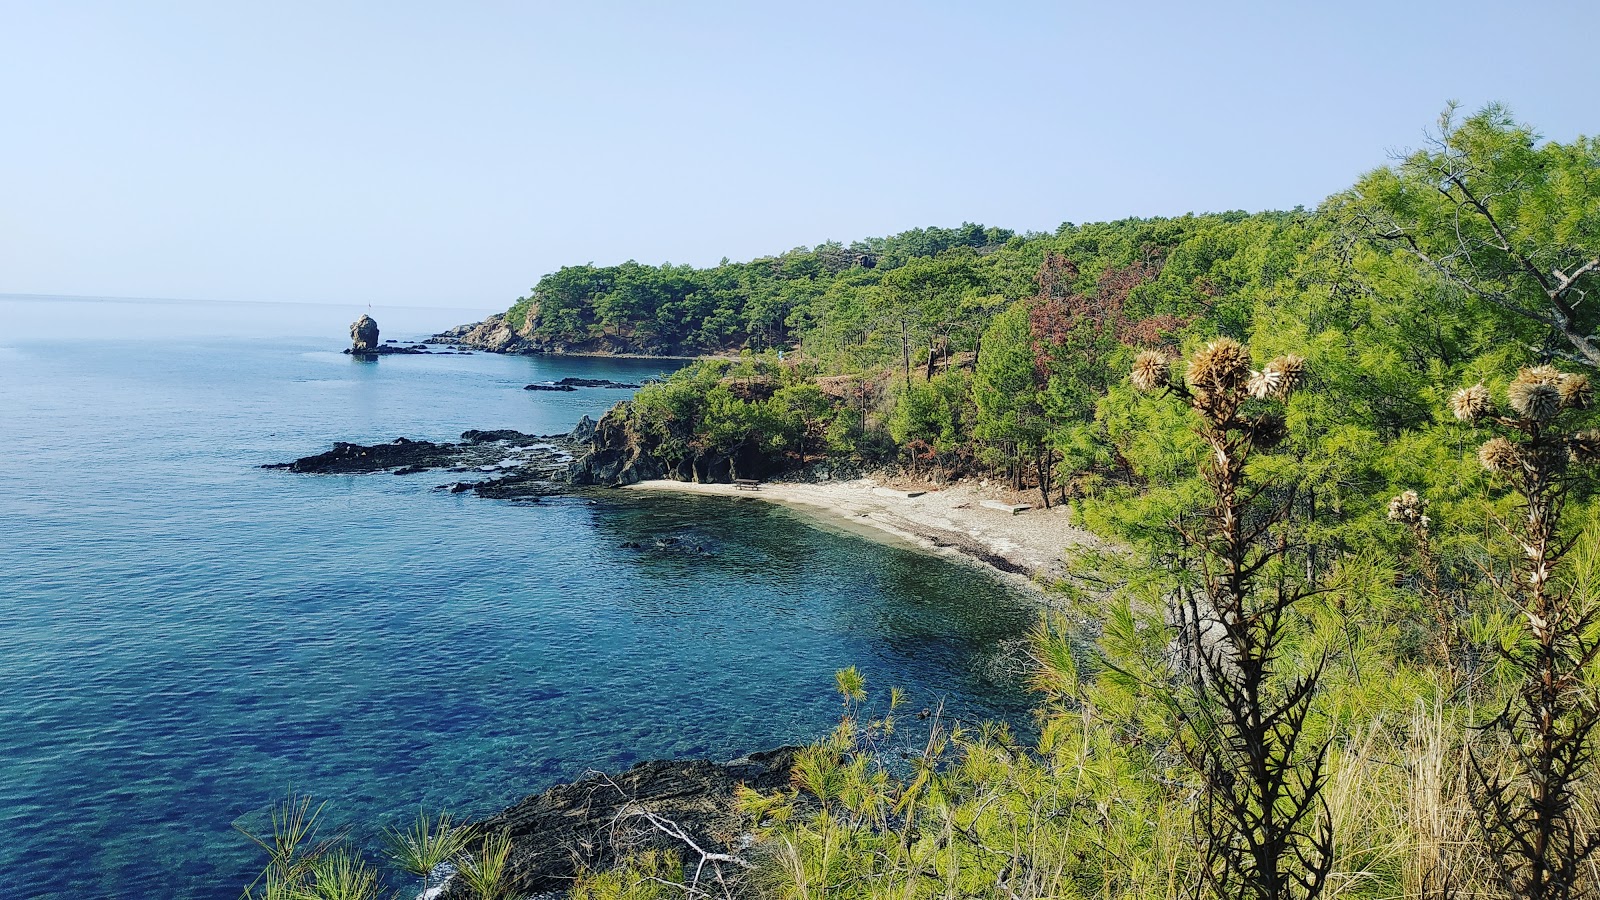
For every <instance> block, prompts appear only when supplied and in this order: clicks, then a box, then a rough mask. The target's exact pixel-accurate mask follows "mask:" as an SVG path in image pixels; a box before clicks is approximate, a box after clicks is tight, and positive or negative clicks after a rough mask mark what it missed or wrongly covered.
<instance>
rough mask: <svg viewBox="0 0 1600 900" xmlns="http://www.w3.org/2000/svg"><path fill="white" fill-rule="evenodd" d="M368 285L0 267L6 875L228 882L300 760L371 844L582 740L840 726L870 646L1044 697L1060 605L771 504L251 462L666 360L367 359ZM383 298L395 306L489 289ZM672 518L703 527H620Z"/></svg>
mask: <svg viewBox="0 0 1600 900" xmlns="http://www.w3.org/2000/svg"><path fill="white" fill-rule="evenodd" d="M361 311H363V310H361V309H356V308H349V309H347V308H343V307H309V306H307V307H296V306H290V305H282V306H277V305H272V304H182V303H154V302H151V303H127V302H120V303H113V302H66V301H60V300H34V299H21V298H5V297H0V440H3V445H0V834H3V835H4V838H3V839H0V873H4V880H5V884H6V888H7V896H13V897H14V896H21V897H84V898H87V897H130V898H132V897H163V898H206V900H213V898H214V900H233V898H236V897H237V896H238V894H239V890H240V888H241V887H242V885H243V883H244V882H246V881H248V880H249V878H250V875H251V874H252V871H253V870H252V867H253V866H254V865H255V863H256V857H255V855H254V854H253V853H252V852H251V850H250V849H249V847H248V846H247V845H246V843H245V842H244V840H243V839H242V838H241V837H240V836H239V835H238V834H237V833H236V832H234V831H233V830H232V825H233V824H234V823H235V822H238V823H241V824H246V825H249V826H252V827H259V826H260V824H261V823H262V821H263V815H264V814H263V811H264V809H265V808H266V807H267V805H268V804H269V803H271V802H272V801H273V800H274V799H275V798H281V797H282V796H283V794H284V793H285V791H286V790H287V789H288V788H289V787H290V786H291V785H292V786H293V788H294V789H295V790H296V791H302V792H307V793H310V794H312V795H314V796H315V797H316V798H317V799H319V800H327V801H328V802H329V805H328V813H327V815H328V817H329V819H330V821H331V822H332V823H334V824H344V825H349V826H350V827H351V828H352V834H353V835H354V837H355V839H356V840H357V841H358V842H370V841H371V840H372V839H373V838H374V836H375V834H376V832H377V829H378V828H379V827H380V826H382V825H384V824H386V823H392V822H396V821H399V820H401V819H403V818H405V817H408V816H412V815H414V814H415V810H416V808H417V804H419V803H420V804H423V805H425V806H426V807H428V808H429V809H430V810H431V809H438V808H441V807H448V808H449V809H450V810H452V811H454V812H457V813H460V814H464V815H481V814H486V813H489V812H492V811H494V810H496V809H498V808H499V807H501V806H503V805H505V804H507V803H510V802H512V801H514V800H516V799H518V798H520V797H522V796H523V795H525V794H527V793H529V792H532V791H536V790H539V789H542V788H544V787H547V786H549V785H550V784H553V783H556V782H558V781H562V780H567V779H570V778H573V777H575V776H578V775H580V774H582V773H583V772H584V771H585V770H586V769H589V768H600V769H616V768H619V767H626V766H628V765H630V764H632V763H633V762H635V761H638V760H641V759H648V758H659V757H674V756H704V757H711V758H724V759H725V758H731V757H733V756H737V755H739V754H742V753H745V752H747V751H750V750H756V749H761V748H765V747H769V746H775V745H777V744H780V743H784V742H795V741H804V740H807V739H811V738H815V737H817V736H819V735H820V734H822V733H824V732H825V731H826V730H827V729H828V728H829V726H830V725H831V724H832V723H833V722H834V721H836V718H837V715H838V712H839V707H838V700H837V697H836V696H835V695H834V693H833V690H832V673H833V672H834V670H835V669H837V668H839V667H842V666H846V665H850V664H855V665H858V666H860V667H861V669H862V670H863V671H864V672H865V673H866V675H867V677H868V679H869V684H870V685H873V686H876V687H878V688H881V689H887V688H888V687H889V686H900V687H902V688H905V689H906V690H907V691H908V692H909V693H910V694H911V696H912V702H913V703H915V704H917V705H919V706H921V705H926V704H929V703H932V702H935V701H936V700H937V699H938V698H941V697H942V698H944V699H945V700H946V701H947V704H948V705H949V707H951V708H953V709H955V710H956V711H958V712H959V713H960V714H962V715H965V716H970V717H980V718H982V717H987V718H995V717H1004V718H1008V719H1012V720H1019V719H1021V718H1022V717H1023V710H1025V708H1026V704H1027V699H1026V698H1025V697H1024V696H1022V695H1021V694H1020V693H1019V691H1018V690H1017V688H1016V686H1015V685H1016V682H1017V678H1016V671H1017V667H1018V660H1019V657H1020V646H1019V643H1020V637H1021V635H1022V634H1023V633H1024V632H1025V631H1026V630H1027V628H1028V626H1029V625H1030V624H1031V622H1032V620H1033V612H1032V610H1031V609H1030V607H1029V605H1028V603H1027V602H1026V601H1025V600H1024V599H1022V598H1019V597H1017V596H1015V595H1014V594H1012V593H1011V592H1010V591H1008V589H1006V588H1004V587H1003V586H1001V585H999V584H998V583H996V582H993V581H990V580H989V579H987V578H985V577H983V576H982V575H981V574H980V573H978V572H977V571H975V570H973V569H969V568H965V567H961V566H958V565H955V564H952V563H948V562H945V561H943V560H940V559H937V558H930V557H927V556H923V555H919V554H915V553H912V552H909V551H905V550H901V549H897V548H893V547H888V546H883V545H879V544H875V543H871V542H869V541H865V540H862V539H859V538H855V537H850V536H847V535H842V534H837V533H833V532H830V531H828V530H825V529H821V528H817V527H812V526H811V525H809V524H808V523H807V522H806V520H804V519H801V518H798V517H797V516H796V515H795V514H793V513H790V512H787V511H785V510H781V509H776V508H773V507H770V506H767V505H765V504H762V503H760V502H759V501H753V500H744V501H736V500H726V499H719V498H678V497H640V496H637V495H633V494H621V493H602V494H598V495H595V496H594V497H571V498H560V499H555V500H551V501H548V502H545V503H542V504H537V505H518V504H514V503H508V502H503V501H491V500H483V499H479V498H475V497H471V496H467V495H459V494H457V495H452V494H449V493H443V492H436V491H433V490H431V488H433V487H434V486H435V485H437V484H439V483H441V482H442V481H445V480H447V477H446V476H444V475H442V474H441V475H427V474H424V475H413V476H403V477H397V476H392V475H386V474H379V475H366V476H302V475H292V474H289V473H286V472H281V471H268V470H263V469H260V468H258V466H259V465H260V464H262V463H268V462H278V461H284V460H289V459H293V458H295V457H298V456H302V455H305V454H308V453H313V452H319V451H321V450H324V449H327V447H328V446H329V445H330V444H331V443H332V442H333V441H335V440H354V441H361V442H372V441H379V440H388V439H391V438H394V437H396V436H401V435H404V436H406V437H411V438H417V439H431V440H451V439H455V438H456V437H457V435H459V433H460V432H461V431H463V430H465V429H468V428H516V429H520V430H522V431H527V432H533V433H552V432H562V431H566V430H568V429H570V428H571V427H572V425H573V424H574V423H575V422H576V421H577V419H578V418H579V416H581V415H583V414H585V413H588V414H590V415H594V416H596V417H598V415H599V414H600V413H601V412H603V411H604V410H605V409H606V408H607V407H608V406H609V405H610V404H611V403H613V402H615V401H617V400H619V399H622V396H623V394H622V393H621V392H618V391H607V390H580V391H577V392H575V393H563V394H553V393H546V392H530V391H523V390H522V386H523V385H524V384H526V383H528V382H530V381H535V380H546V379H556V378H560V377H563V376H566V375H579V376H585V377H590V378H611V379H617V380H629V379H633V380H636V379H638V378H642V377H647V376H650V375H654V374H658V373H660V372H662V371H663V363H661V362H656V361H638V360H585V359H542V358H522V357H518V358H505V357H497V356H492V355H484V354H477V355H472V356H421V357H389V358H385V359H382V360H380V361H378V362H376V363H362V362H358V361H354V360H352V359H350V358H349V357H347V356H344V355H341V354H340V353H338V352H337V350H338V348H339V347H341V346H343V345H344V334H343V331H344V328H345V327H347V325H348V322H349V321H350V320H351V319H353V318H354V317H355V315H357V314H359V313H360V312H361ZM373 314H374V316H375V317H376V318H377V319H378V321H379V323H380V324H381V325H383V326H384V332H385V334H384V336H385V337H401V338H412V337H417V336H420V335H422V334H424V333H426V332H428V331H431V330H439V329H442V328H444V327H448V326H450V325H454V324H458V323H459V322H460V321H465V320H469V319H471V318H474V315H473V314H472V313H470V312H461V311H428V310H390V311H382V310H375V311H374V313H373ZM396 323H399V325H398V326H397V325H396ZM400 328H409V329H410V330H409V331H402V330H399V329H400ZM68 329H71V330H73V331H75V334H74V336H72V337H71V338H68V337H66V336H64V334H63V332H64V331H66V330H68ZM296 335H302V336H296ZM246 336H248V337H246ZM663 536H670V537H679V538H686V539H688V540H689V541H691V542H692V543H695V544H699V545H702V546H704V547H705V548H706V549H707V550H708V551H709V552H708V553H707V554H704V555H688V554H673V553H661V552H654V551H648V550H647V551H639V550H628V549H623V548H622V547H621V545H622V544H624V543H626V542H633V541H639V542H644V543H646V544H647V545H648V544H649V543H650V542H651V541H652V540H653V539H654V538H656V537H663Z"/></svg>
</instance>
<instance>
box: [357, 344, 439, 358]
mask: <svg viewBox="0 0 1600 900" xmlns="http://www.w3.org/2000/svg"><path fill="white" fill-rule="evenodd" d="M344 352H345V353H348V354H350V355H351V356H359V357H361V358H362V359H377V358H378V357H380V356H421V355H431V354H432V351H431V350H429V349H428V348H427V347H421V346H417V347H399V346H393V345H390V344H379V345H378V346H376V347H374V348H372V349H371V350H357V349H355V348H354V347H350V348H347V349H346V350H345V351H344Z"/></svg>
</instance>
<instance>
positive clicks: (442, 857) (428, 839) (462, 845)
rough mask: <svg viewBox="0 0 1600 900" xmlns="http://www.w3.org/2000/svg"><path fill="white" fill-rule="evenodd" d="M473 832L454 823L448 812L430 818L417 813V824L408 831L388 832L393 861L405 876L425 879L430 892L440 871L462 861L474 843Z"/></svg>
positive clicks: (387, 837) (422, 812) (389, 850)
mask: <svg viewBox="0 0 1600 900" xmlns="http://www.w3.org/2000/svg"><path fill="white" fill-rule="evenodd" d="M471 837H472V831H471V829H469V828H465V827H462V826H460V825H458V824H456V823H455V822H454V821H452V820H451V818H450V814H449V813H447V812H441V813H439V815H438V817H437V818H429V817H428V814H427V812H426V811H424V810H422V809H418V810H417V818H416V821H414V822H412V823H411V827H410V828H409V829H407V830H405V831H401V830H400V829H398V828H393V827H391V828H389V829H387V830H386V831H385V832H384V843H385V844H386V845H387V849H388V855H389V859H390V860H391V861H392V862H394V864H395V865H396V866H398V867H399V868H400V870H401V871H402V872H406V873H407V874H410V875H414V876H416V877H417V878H420V879H422V889H423V890H424V891H426V890H427V889H428V886H429V885H430V884H432V883H433V881H434V878H435V876H436V875H437V874H438V871H439V867H440V866H442V865H443V864H445V863H447V862H453V861H455V860H456V859H457V858H459V857H460V855H461V853H462V851H464V850H465V849H466V848H467V843H468V841H469V840H471Z"/></svg>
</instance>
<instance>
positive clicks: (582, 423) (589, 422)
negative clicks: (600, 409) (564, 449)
mask: <svg viewBox="0 0 1600 900" xmlns="http://www.w3.org/2000/svg"><path fill="white" fill-rule="evenodd" d="M594 429H595V421H594V420H593V419H591V418H589V417H588V416H587V415H585V416H584V417H583V418H581V419H579V420H578V424H577V425H576V426H575V427H573V429H572V433H571V434H569V435H567V440H569V441H571V442H573V443H574V444H587V443H589V442H590V441H593V440H594Z"/></svg>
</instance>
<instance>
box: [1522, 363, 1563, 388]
mask: <svg viewBox="0 0 1600 900" xmlns="http://www.w3.org/2000/svg"><path fill="white" fill-rule="evenodd" d="M1517 377H1518V378H1527V379H1528V380H1530V381H1537V382H1539V383H1541V384H1548V385H1551V386H1552V387H1554V386H1557V385H1559V384H1561V379H1562V378H1564V377H1565V376H1564V375H1563V374H1562V372H1561V370H1560V369H1557V368H1556V367H1555V366H1531V367H1529V368H1526V369H1523V370H1522V371H1521V372H1518V373H1517Z"/></svg>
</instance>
